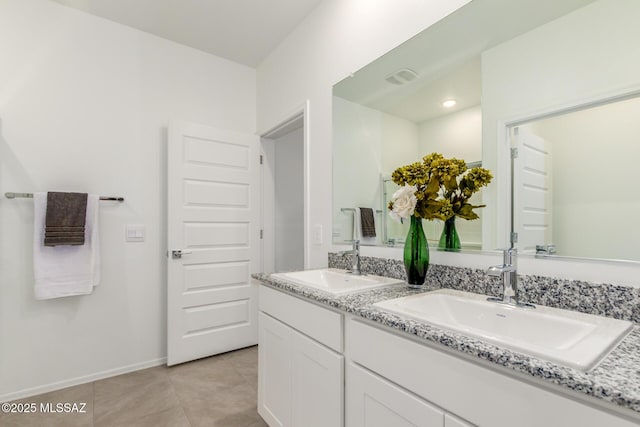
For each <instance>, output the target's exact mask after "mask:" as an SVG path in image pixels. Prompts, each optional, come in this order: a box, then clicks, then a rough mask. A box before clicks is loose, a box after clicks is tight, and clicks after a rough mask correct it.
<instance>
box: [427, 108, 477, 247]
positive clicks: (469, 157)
mask: <svg viewBox="0 0 640 427" xmlns="http://www.w3.org/2000/svg"><path fill="white" fill-rule="evenodd" d="M418 132H419V135H420V136H419V139H420V143H419V146H420V148H419V152H420V155H419V157H417V158H420V157H422V156H425V155H427V154H429V153H433V152H437V153H441V154H442V155H444V156H445V157H449V158H450V157H455V158H458V159H463V160H465V161H466V162H467V163H472V162H478V161H480V160H482V108H481V107H480V105H477V106H475V107H471V108H465V109H464V110H460V111H456V112H455V113H451V114H447V115H444V116H440V117H436V118H434V119H431V120H425V121H424V122H421V123H420V124H419V125H418ZM471 203H473V204H482V192H478V193H476V194H474V195H473V197H472V199H471ZM476 212H477V213H478V215H480V219H476V220H473V221H467V220H464V219H461V218H456V230H457V231H458V235H459V236H460V240H461V243H462V247H463V248H466V249H482V221H483V219H482V218H483V217H484V208H482V209H476ZM424 227H425V233H426V234H427V236H428V238H429V239H433V240H436V241H437V240H438V239H439V238H440V235H441V234H442V229H443V228H444V225H443V223H442V221H429V222H425V224H424Z"/></svg>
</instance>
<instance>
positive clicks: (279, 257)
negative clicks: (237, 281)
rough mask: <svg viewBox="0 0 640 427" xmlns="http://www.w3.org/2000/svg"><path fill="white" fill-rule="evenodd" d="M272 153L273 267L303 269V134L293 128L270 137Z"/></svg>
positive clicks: (278, 270) (290, 269)
mask: <svg viewBox="0 0 640 427" xmlns="http://www.w3.org/2000/svg"><path fill="white" fill-rule="evenodd" d="M273 147H274V155H275V171H274V175H275V177H274V183H275V204H274V209H275V227H274V231H275V233H274V238H275V254H274V257H275V271H276V272H280V271H292V270H302V269H304V239H303V236H304V179H303V178H304V162H303V159H304V157H303V151H304V135H303V128H300V129H296V130H294V131H291V132H289V133H288V134H286V135H283V136H281V137H280V138H277V139H275V140H274V141H273Z"/></svg>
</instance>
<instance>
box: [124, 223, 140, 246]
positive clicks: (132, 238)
mask: <svg viewBox="0 0 640 427" xmlns="http://www.w3.org/2000/svg"><path fill="white" fill-rule="evenodd" d="M144 236H145V227H144V225H127V226H125V230H124V237H125V241H127V242H144Z"/></svg>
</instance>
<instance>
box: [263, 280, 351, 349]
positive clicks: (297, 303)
mask: <svg viewBox="0 0 640 427" xmlns="http://www.w3.org/2000/svg"><path fill="white" fill-rule="evenodd" d="M259 301H260V302H259V304H260V311H263V312H265V313H267V314H269V315H270V316H273V317H275V318H276V319H279V320H280V321H282V322H284V323H286V324H287V325H289V326H291V327H292V328H294V329H297V330H298V331H300V332H302V333H303V334H305V335H308V336H310V337H311V338H313V339H314V340H316V341H318V342H320V343H322V344H324V345H326V346H327V347H329V348H331V349H333V350H335V351H337V352H338V353H342V348H343V346H342V322H343V316H342V314H340V313H336V312H333V311H331V310H327V309H326V308H322V307H319V306H317V305H315V304H312V303H310V302H306V301H303V300H301V299H299V298H296V297H293V296H291V295H287V294H285V293H283V292H280V291H276V290H274V289H271V288H268V287H266V286H260V300H259Z"/></svg>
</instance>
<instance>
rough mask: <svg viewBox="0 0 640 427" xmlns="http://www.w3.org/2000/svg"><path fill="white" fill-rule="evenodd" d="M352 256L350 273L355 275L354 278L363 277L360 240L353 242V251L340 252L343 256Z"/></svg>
mask: <svg viewBox="0 0 640 427" xmlns="http://www.w3.org/2000/svg"><path fill="white" fill-rule="evenodd" d="M348 253H350V254H351V261H352V264H351V271H349V273H351V274H353V275H354V276H361V275H362V271H361V270H360V240H354V241H353V249H352V250H350V251H343V252H340V254H341V255H344V254H348Z"/></svg>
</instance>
